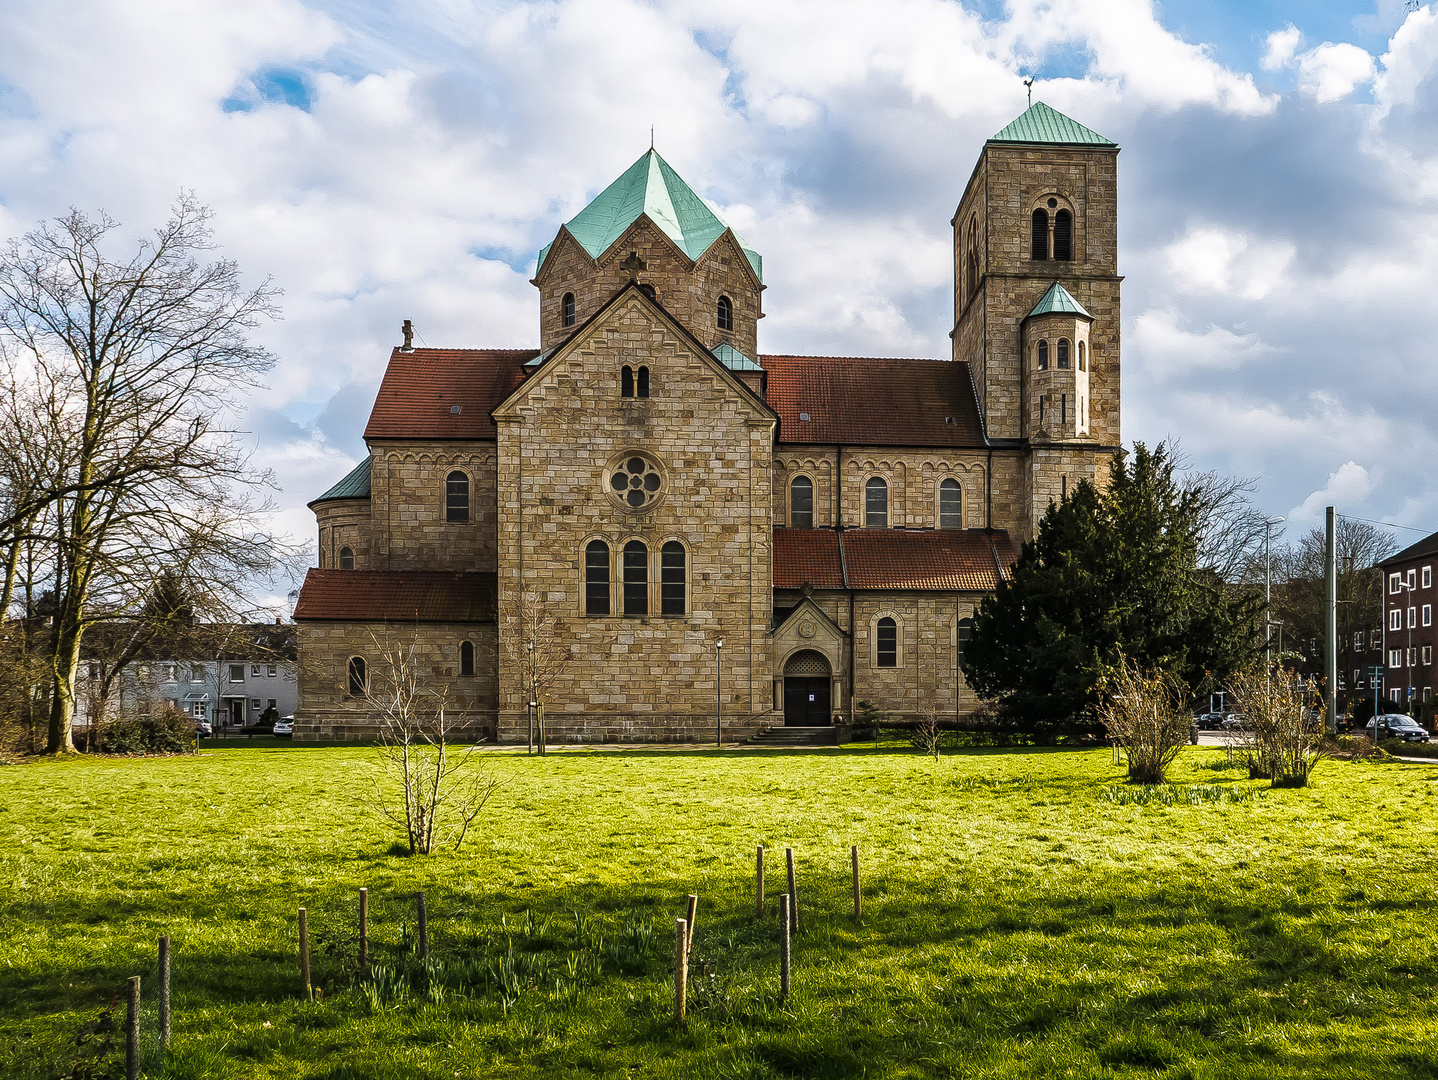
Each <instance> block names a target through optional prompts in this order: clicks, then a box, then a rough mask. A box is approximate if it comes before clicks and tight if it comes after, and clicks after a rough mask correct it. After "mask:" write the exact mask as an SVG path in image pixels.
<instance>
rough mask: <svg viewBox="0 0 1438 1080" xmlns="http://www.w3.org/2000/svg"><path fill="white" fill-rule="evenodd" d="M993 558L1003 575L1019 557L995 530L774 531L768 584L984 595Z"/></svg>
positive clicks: (994, 572) (992, 578) (994, 573)
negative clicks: (966, 592)
mask: <svg viewBox="0 0 1438 1080" xmlns="http://www.w3.org/2000/svg"><path fill="white" fill-rule="evenodd" d="M841 544H842V546H843V551H842V556H841V553H840V545H841ZM995 557H997V559H998V561H999V563H1002V565H1003V566H1004V568H1005V571H1006V572H1007V570H1008V568H1009V567H1011V566H1013V564H1014V563H1015V562H1016V561H1017V560H1018V551H1017V549H1016V548H1015V547H1014V544H1013V541H1011V540H1010V539H1009V534H1008V533H1006V532H1003V531H1002V530H1000V531H995V532H986V531H985V530H983V529H967V530H964V531H960V530H957V529H924V530H921V531H909V530H907V529H845V530H844V531H843V532H839V531H837V530H834V529H776V530H774V587H775V588H776V589H797V588H799V587H801V586H802V585H804V584H809V585H812V586H814V588H816V589H842V588H846V587H847V588H854V589H933V590H937V591H952V590H960V591H974V590H981V591H989V590H992V589H995V588H997V587H998V567H997V565H996V564H995ZM846 573H847V583H846V579H845V574H846Z"/></svg>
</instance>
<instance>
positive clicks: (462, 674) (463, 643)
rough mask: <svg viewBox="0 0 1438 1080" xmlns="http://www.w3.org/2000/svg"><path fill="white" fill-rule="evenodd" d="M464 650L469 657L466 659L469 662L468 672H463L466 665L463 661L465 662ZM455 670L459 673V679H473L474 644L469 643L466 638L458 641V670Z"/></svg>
mask: <svg viewBox="0 0 1438 1080" xmlns="http://www.w3.org/2000/svg"><path fill="white" fill-rule="evenodd" d="M466 649H468V650H469V656H468V658H467V659H468V661H469V663H468V667H469V670H468V671H466V670H465V667H466V664H465V660H466V656H465V650H466ZM457 670H458V671H459V677H460V678H461V679H472V678H474V672H475V666H474V642H472V641H470V640H469V639H468V638H464V639H462V640H461V641H460V643H459V668H458V669H457Z"/></svg>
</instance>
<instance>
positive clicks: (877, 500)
mask: <svg viewBox="0 0 1438 1080" xmlns="http://www.w3.org/2000/svg"><path fill="white" fill-rule="evenodd" d="M888 527H889V485H888V484H887V483H886V482H885V481H884V478H883V477H881V476H871V477H869V481H868V483H866V484H865V485H864V528H866V529H887V528H888Z"/></svg>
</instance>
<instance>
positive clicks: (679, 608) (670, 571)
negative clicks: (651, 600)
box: [659, 540, 684, 615]
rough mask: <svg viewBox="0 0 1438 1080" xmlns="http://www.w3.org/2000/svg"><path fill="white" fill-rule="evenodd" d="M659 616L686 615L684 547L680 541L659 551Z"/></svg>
mask: <svg viewBox="0 0 1438 1080" xmlns="http://www.w3.org/2000/svg"><path fill="white" fill-rule="evenodd" d="M659 614H661V615H683V614H684V545H683V544H681V543H680V542H679V541H678V540H670V541H669V543H667V544H665V545H664V546H663V547H662V548H660V549H659Z"/></svg>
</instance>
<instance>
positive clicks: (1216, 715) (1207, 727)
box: [1193, 712, 1225, 731]
mask: <svg viewBox="0 0 1438 1080" xmlns="http://www.w3.org/2000/svg"><path fill="white" fill-rule="evenodd" d="M1224 716H1225V714H1224V713H1221V712H1206V713H1199V714H1198V715H1197V716H1195V717H1194V718H1193V722H1194V723H1195V724H1197V725H1198V730H1199V731H1218V730H1220V729H1221V728H1222V727H1223V718H1224Z"/></svg>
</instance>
